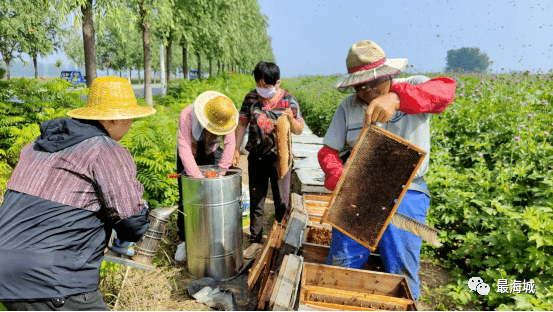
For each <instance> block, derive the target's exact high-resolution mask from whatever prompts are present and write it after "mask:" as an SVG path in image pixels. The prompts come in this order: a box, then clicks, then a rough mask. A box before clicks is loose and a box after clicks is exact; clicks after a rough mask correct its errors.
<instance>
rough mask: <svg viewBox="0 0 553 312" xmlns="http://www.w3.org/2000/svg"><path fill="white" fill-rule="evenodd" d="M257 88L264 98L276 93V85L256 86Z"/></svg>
mask: <svg viewBox="0 0 553 312" xmlns="http://www.w3.org/2000/svg"><path fill="white" fill-rule="evenodd" d="M255 89H256V90H257V93H259V95H260V96H261V97H262V98H264V99H270V98H272V97H273V96H275V94H276V87H272V88H261V87H255Z"/></svg>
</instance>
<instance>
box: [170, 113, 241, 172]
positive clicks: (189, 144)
mask: <svg viewBox="0 0 553 312" xmlns="http://www.w3.org/2000/svg"><path fill="white" fill-rule="evenodd" d="M192 114H194V104H190V105H188V106H187V107H185V108H184V109H183V110H182V112H181V114H180V118H179V133H178V137H177V144H178V149H179V155H180V158H181V161H182V164H183V165H184V170H185V171H186V174H188V175H189V176H191V177H194V178H203V177H204V175H203V174H202V173H201V171H200V169H198V165H196V161H195V160H194V155H196V154H197V151H196V148H197V146H196V144H193V143H195V141H196V140H195V139H194V137H193V135H192ZM204 131H206V130H205V129H204ZM215 141H216V142H217V143H215V144H213V147H212V148H211V152H214V151H215V150H216V149H217V147H219V143H218V142H219V137H218V136H216V140H215ZM208 145H209V144H208ZM223 146H224V151H223V155H222V157H221V161H220V162H219V168H220V169H228V168H229V167H230V165H231V164H232V158H233V157H234V148H235V147H236V141H235V137H234V133H229V134H228V135H225V136H224V139H223Z"/></svg>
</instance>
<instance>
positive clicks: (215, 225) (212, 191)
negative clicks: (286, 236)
mask: <svg viewBox="0 0 553 312" xmlns="http://www.w3.org/2000/svg"><path fill="white" fill-rule="evenodd" d="M232 169H235V172H232V173H231V172H228V173H227V174H226V175H224V176H221V175H220V174H219V176H218V177H215V178H205V179H196V178H191V177H187V176H183V177H182V178H181V179H182V194H183V202H182V204H183V211H184V214H185V217H184V226H185V237H186V257H187V265H188V272H189V273H190V274H192V275H193V276H194V277H196V278H202V277H207V276H209V277H215V278H219V279H224V278H228V277H231V276H234V275H236V274H237V273H238V271H239V270H240V268H241V267H242V262H243V256H242V203H241V195H242V172H241V171H240V169H238V168H232ZM200 170H202V171H203V170H215V171H219V170H218V169H217V166H200Z"/></svg>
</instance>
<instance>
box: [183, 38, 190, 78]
mask: <svg viewBox="0 0 553 312" xmlns="http://www.w3.org/2000/svg"><path fill="white" fill-rule="evenodd" d="M182 72H183V73H184V78H185V79H186V80H190V76H189V75H188V63H187V60H186V43H183V45H182Z"/></svg>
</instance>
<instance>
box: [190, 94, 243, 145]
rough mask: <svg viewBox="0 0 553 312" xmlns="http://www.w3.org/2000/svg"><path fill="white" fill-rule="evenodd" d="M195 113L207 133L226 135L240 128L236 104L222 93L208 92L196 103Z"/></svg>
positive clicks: (200, 96)
mask: <svg viewBox="0 0 553 312" xmlns="http://www.w3.org/2000/svg"><path fill="white" fill-rule="evenodd" d="M194 113H195V114H196V117H197V118H198V121H199V122H200V124H201V125H202V127H204V128H205V129H207V131H209V132H211V133H213V134H216V135H226V134H229V133H231V132H232V131H234V129H236V126H238V111H237V110H236V107H235V106H234V103H232V101H231V100H230V99H229V98H228V97H227V96H225V95H224V94H222V93H219V92H217V91H206V92H204V93H202V94H200V95H199V96H198V97H197V98H196V101H194Z"/></svg>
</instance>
